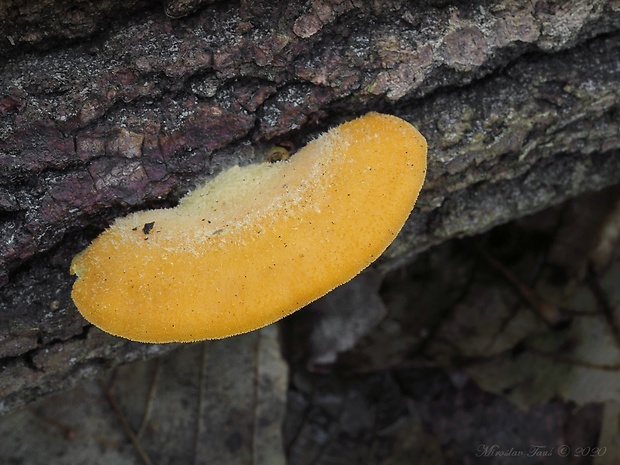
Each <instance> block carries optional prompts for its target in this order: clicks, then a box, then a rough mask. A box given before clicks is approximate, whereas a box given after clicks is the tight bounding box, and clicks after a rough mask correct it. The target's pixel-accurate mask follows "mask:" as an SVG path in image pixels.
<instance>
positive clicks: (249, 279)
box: [71, 113, 426, 343]
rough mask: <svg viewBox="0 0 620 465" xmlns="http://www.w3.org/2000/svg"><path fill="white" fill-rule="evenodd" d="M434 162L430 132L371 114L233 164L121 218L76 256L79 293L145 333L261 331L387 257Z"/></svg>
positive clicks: (100, 314)
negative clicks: (173, 198)
mask: <svg viewBox="0 0 620 465" xmlns="http://www.w3.org/2000/svg"><path fill="white" fill-rule="evenodd" d="M425 173H426V141H425V140H424V137H422V135H421V134H420V133H419V132H418V131H417V130H416V129H415V128H414V127H413V126H411V125H410V124H409V123H407V122H406V121H403V120H401V119H399V118H396V117H394V116H388V115H382V114H378V113H369V114H367V115H366V116H363V117H361V118H358V119H356V120H353V121H350V122H348V123H344V124H342V125H341V126H338V127H337V128H334V129H332V130H331V131H329V132H327V133H326V134H324V135H322V136H321V137H319V138H318V139H316V140H314V141H312V142H311V143H309V144H308V145H307V146H305V147H304V148H303V149H301V150H300V151H299V152H298V153H297V154H296V155H294V156H293V157H291V158H290V159H289V160H287V161H280V162H277V163H263V164H258V165H249V166H245V167H242V168H240V167H233V168H231V169H229V170H227V171H225V172H223V173H221V174H220V175H218V176H217V177H215V178H213V179H212V180H210V181H208V182H207V183H206V184H205V185H204V186H203V187H200V188H198V189H196V190H195V191H193V192H191V193H189V194H188V195H187V196H185V197H184V198H183V199H182V200H181V202H180V203H179V205H178V206H177V207H175V208H172V209H163V210H149V211H142V212H138V213H134V214H131V215H129V216H127V217H125V218H120V219H117V220H116V221H115V222H114V224H113V225H112V226H111V227H110V228H109V229H107V230H106V231H105V232H103V233H102V234H101V235H100V236H99V237H97V238H96V239H95V240H94V241H93V243H92V244H91V245H90V247H88V248H87V249H86V250H85V251H83V252H82V253H80V254H78V255H77V256H76V257H75V258H74V260H73V262H72V264H71V273H73V274H76V275H77V276H78V279H77V280H76V282H75V284H74V286H73V292H72V297H73V300H74V302H75V304H76V306H77V308H78V309H79V310H80V312H81V313H82V315H84V317H85V318H86V319H87V320H88V321H90V322H91V323H93V324H94V325H96V326H98V327H99V328H101V329H102V330H104V331H107V332H109V333H111V334H114V335H117V336H122V337H125V338H128V339H131V340H134V341H141V342H156V343H162V342H175V341H176V342H189V341H196V340H202V339H216V338H223V337H226V336H231V335H235V334H240V333H245V332H247V331H252V330H254V329H257V328H260V327H262V326H265V325H268V324H270V323H272V322H274V321H277V320H279V319H280V318H282V317H284V316H286V315H289V314H290V313H292V312H294V311H295V310H297V309H299V308H301V307H303V306H304V305H306V304H308V303H309V302H312V301H313V300H316V299H317V298H319V297H321V296H323V295H324V294H326V293H327V292H329V291H330V290H331V289H333V288H335V287H336V286H339V285H341V284H343V283H345V282H346V281H349V280H350V279H351V278H353V277H354V276H355V275H357V274H358V273H359V272H360V271H362V270H363V269H364V268H366V267H367V266H368V265H369V264H370V263H371V262H373V261H374V260H375V259H376V258H377V257H379V255H381V253H382V252H383V251H384V250H385V249H386V248H387V246H388V245H389V244H390V243H391V242H392V240H393V239H394V238H395V237H396V235H397V233H398V232H399V231H400V229H401V228H402V226H403V224H404V223H405V221H406V220H407V217H408V216H409V213H410V212H411V210H412V208H413V206H414V204H415V202H416V199H417V197H418V193H419V192H420V189H421V187H422V183H423V182H424V176H425Z"/></svg>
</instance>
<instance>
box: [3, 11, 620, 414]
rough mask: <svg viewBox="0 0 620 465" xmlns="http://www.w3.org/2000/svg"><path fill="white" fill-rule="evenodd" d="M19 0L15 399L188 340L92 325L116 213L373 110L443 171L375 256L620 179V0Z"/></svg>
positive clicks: (12, 231) (12, 67)
mask: <svg viewBox="0 0 620 465" xmlns="http://www.w3.org/2000/svg"><path fill="white" fill-rule="evenodd" d="M28 3H29V6H27V7H26V6H23V5H22V2H17V1H15V0H8V1H7V0H5V1H2V2H0V56H2V71H1V73H0V264H1V267H0V283H1V284H2V297H1V302H0V399H1V400H0V410H2V411H6V410H8V409H10V408H12V407H14V406H16V405H20V404H23V403H24V402H27V401H29V400H31V399H33V398H35V397H37V396H39V395H41V394H43V393H45V392H49V391H50V390H56V389H61V388H63V387H65V386H68V385H69V384H71V383H72V382H74V381H75V380H76V379H79V378H81V377H84V376H92V375H93V374H96V373H99V372H101V370H103V369H105V368H107V367H110V366H112V365H114V364H117V363H120V362H123V361H127V360H131V359H136V358H140V357H145V356H149V355H152V354H158V353H162V352H164V351H167V350H169V349H170V346H166V347H163V346H151V345H143V344H135V343H129V342H126V341H122V340H119V339H116V338H113V337H109V336H107V335H104V334H102V333H101V332H99V331H98V330H96V329H94V328H91V327H89V326H88V325H87V324H86V322H85V321H84V320H83V319H81V317H80V316H79V314H78V313H77V311H76V309H75V307H74V306H73V304H72V301H71V298H70V289H71V284H72V278H71V277H70V276H69V274H68V266H69V263H70V260H71V258H72V257H73V255H75V253H77V252H78V251H80V250H81V249H82V248H84V247H85V246H86V245H87V244H88V242H89V240H91V239H92V238H93V237H95V236H96V234H97V233H99V232H100V231H101V230H102V229H103V228H104V227H105V226H106V225H107V224H109V222H110V221H111V220H112V219H113V218H115V217H117V216H119V215H124V214H126V213H127V212H129V211H132V210H136V209H142V208H146V207H156V206H162V205H171V204H174V202H175V201H176V199H178V197H179V195H180V194H182V193H183V192H184V191H185V190H187V189H188V188H190V187H191V186H192V185H193V184H194V183H196V182H198V181H199V180H201V179H204V178H206V177H208V176H209V175H211V174H213V173H215V172H217V171H219V170H220V169H222V168H224V167H227V166H231V165H233V164H236V163H246V162H250V161H254V160H257V159H260V158H261V153H262V152H263V151H264V148H265V147H269V146H270V145H273V144H277V143H282V142H284V141H286V142H292V143H294V144H295V145H297V146H299V145H300V144H302V143H303V142H304V141H307V140H309V139H310V138H311V137H314V136H315V135H316V134H318V133H319V132H320V131H322V130H324V129H325V128H327V127H329V126H332V125H334V124H336V123H338V122H340V121H342V120H344V119H347V118H350V117H353V116H355V115H360V114H363V113H365V112H366V111H369V110H377V111H383V112H390V113H393V114H396V115H398V116H401V117H403V118H405V119H407V120H409V121H411V122H413V123H414V124H415V125H417V126H418V128H419V129H420V130H421V131H422V133H423V134H425V135H426V137H427V139H428V141H429V150H430V159H429V163H430V165H429V174H428V180H427V183H426V186H425V188H424V190H423V193H422V195H421V198H420V200H419V203H418V207H417V209H416V213H415V214H414V215H413V216H412V217H411V218H410V221H409V222H408V223H407V225H406V226H405V228H404V230H403V232H402V233H401V235H400V236H399V237H398V239H397V241H396V242H395V243H394V244H393V246H391V247H390V248H389V249H388V251H387V252H386V254H385V255H384V257H382V259H381V260H380V262H379V264H378V266H379V268H380V269H382V270H388V269H390V268H394V267H396V266H398V265H400V264H402V263H405V262H406V261H408V260H410V259H411V257H413V256H414V254H416V253H417V252H419V251H421V250H423V249H425V248H427V247H429V246H431V245H433V244H437V243H440V242H442V241H444V240H446V239H448V238H451V237H456V236H461V235H469V234H474V233H478V232H481V231H484V230H486V229H488V228H490V227H491V226H493V225H496V224H499V223H502V222H505V221H508V220H510V219H513V218H517V217H520V216H523V215H526V214H528V213H531V212H534V211H537V210H539V209H542V208H544V207H546V206H549V205H552V204H555V203H558V202H560V201H562V200H563V199H566V198H568V197H570V196H574V195H577V194H578V193H580V192H584V191H587V190H593V189H600V188H602V187H604V186H606V185H610V184H613V183H616V182H618V180H620V157H619V155H620V154H619V153H618V152H619V147H620V130H619V127H620V124H619V123H620V117H619V111H618V105H619V101H620V95H619V94H620V86H618V82H619V77H620V76H619V71H618V66H619V60H620V59H619V57H620V33H619V29H620V2H618V0H569V1H562V2H559V1H554V0H539V1H536V2H512V1H509V0H494V1H493V0H489V1H476V2H468V4H467V5H463V4H461V2H450V1H431V0H427V1H419V2H406V1H404V0H403V1H401V0H391V1H386V2H374V1H365V0H331V1H330V0H313V1H312V2H299V1H295V0H293V1H291V2H288V3H287V4H286V5H282V4H281V2H277V1H275V0H259V1H256V2H245V1H243V2H240V3H239V2H215V3H213V2H209V1H199V0H195V1H192V0H185V1H183V0H180V1H174V0H170V1H168V2H165V3H164V4H153V3H151V2H144V1H138V0H129V1H127V0H125V1H123V2H120V1H116V0H108V1H103V2H85V1H82V0H58V1H56V2H48V1H44V0H39V1H32V2H28Z"/></svg>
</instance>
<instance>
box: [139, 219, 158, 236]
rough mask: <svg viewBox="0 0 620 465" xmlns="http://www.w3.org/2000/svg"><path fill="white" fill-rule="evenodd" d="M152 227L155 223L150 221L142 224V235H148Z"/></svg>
mask: <svg viewBox="0 0 620 465" xmlns="http://www.w3.org/2000/svg"><path fill="white" fill-rule="evenodd" d="M153 226H155V221H151V222H150V223H144V227H143V228H142V232H143V233H144V234H148V233H150V232H151V229H153Z"/></svg>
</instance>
